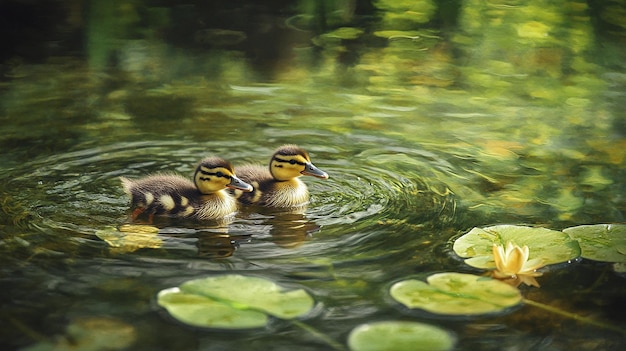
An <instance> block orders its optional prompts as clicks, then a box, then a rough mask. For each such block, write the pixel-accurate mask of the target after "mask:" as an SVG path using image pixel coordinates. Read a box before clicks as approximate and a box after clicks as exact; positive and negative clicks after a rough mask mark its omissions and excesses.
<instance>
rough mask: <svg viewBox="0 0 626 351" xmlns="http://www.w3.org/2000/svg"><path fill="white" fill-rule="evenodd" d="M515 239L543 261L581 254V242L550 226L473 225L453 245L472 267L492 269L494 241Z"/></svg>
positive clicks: (500, 241)
mask: <svg viewBox="0 0 626 351" xmlns="http://www.w3.org/2000/svg"><path fill="white" fill-rule="evenodd" d="M507 242H512V243H514V244H516V245H518V246H524V245H526V246H528V248H529V250H530V252H529V257H528V259H529V260H531V259H535V258H536V259H540V260H542V262H543V264H544V265H549V264H556V263H562V262H567V261H569V260H572V259H574V258H576V257H578V256H580V246H579V245H578V242H577V241H576V240H573V239H572V238H570V237H569V236H568V235H567V234H565V233H563V232H560V231H556V230H551V229H547V228H533V227H525V226H516V225H496V226H492V227H486V228H473V229H472V230H470V231H469V232H468V233H467V234H465V235H463V236H462V237H460V238H458V239H457V240H456V241H455V242H454V245H453V247H452V249H453V250H454V252H455V253H456V254H457V255H459V256H460V257H463V258H467V259H466V260H465V263H467V264H468V265H470V266H472V267H476V268H482V269H493V268H495V263H494V261H493V251H492V250H493V249H492V247H493V244H498V245H506V243H507Z"/></svg>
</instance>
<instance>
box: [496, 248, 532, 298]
mask: <svg viewBox="0 0 626 351" xmlns="http://www.w3.org/2000/svg"><path fill="white" fill-rule="evenodd" d="M529 252H530V250H529V249H528V246H526V245H524V246H523V247H519V246H518V245H516V244H513V243H512V242H510V241H509V242H507V243H506V247H504V246H503V245H498V244H493V260H494V262H495V264H496V269H495V270H494V271H492V273H491V274H492V276H493V277H494V278H496V279H501V280H504V281H506V282H508V283H510V284H512V285H515V286H518V285H519V284H521V283H524V284H526V285H532V286H535V287H539V283H537V280H535V277H539V276H541V275H542V274H543V273H539V272H537V269H539V268H541V267H543V262H542V260H541V259H537V258H535V259H532V260H528V255H529Z"/></svg>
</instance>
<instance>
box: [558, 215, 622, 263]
mask: <svg viewBox="0 0 626 351" xmlns="http://www.w3.org/2000/svg"><path fill="white" fill-rule="evenodd" d="M563 232H565V233H566V234H567V235H569V236H570V237H571V238H572V239H575V240H577V241H578V243H579V245H580V249H581V251H582V254H581V256H582V257H583V258H587V259H590V260H594V261H602V262H618V263H625V262H626V225H624V224H596V225H581V226H577V227H571V228H567V229H564V230H563Z"/></svg>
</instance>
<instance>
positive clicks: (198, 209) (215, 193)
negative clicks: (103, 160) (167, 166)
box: [120, 157, 252, 222]
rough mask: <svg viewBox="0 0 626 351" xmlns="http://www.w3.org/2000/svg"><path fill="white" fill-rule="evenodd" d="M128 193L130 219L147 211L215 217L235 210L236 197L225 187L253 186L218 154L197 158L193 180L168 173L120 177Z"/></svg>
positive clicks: (247, 188) (243, 189)
mask: <svg viewBox="0 0 626 351" xmlns="http://www.w3.org/2000/svg"><path fill="white" fill-rule="evenodd" d="M120 180H121V181H122V186H123V187H124V191H125V192H126V193H127V194H128V195H129V196H130V202H131V208H133V209H134V210H133V213H132V219H133V220H135V219H136V218H137V217H138V216H139V215H140V214H147V215H148V216H149V221H150V222H152V220H153V217H154V216H155V215H157V216H167V217H174V218H193V219H198V220H218V219H222V218H224V217H226V216H228V215H230V214H233V213H235V212H236V211H237V201H236V200H235V199H234V198H233V197H232V196H231V195H230V194H229V193H228V192H227V191H226V190H225V189H226V188H230V189H236V190H237V191H241V192H250V191H252V186H251V185H250V184H248V183H246V182H244V181H242V180H241V179H239V178H238V177H237V176H236V175H235V171H234V169H233V166H232V165H231V164H230V162H228V161H226V160H224V159H221V158H219V157H208V158H205V159H203V160H202V161H200V163H199V164H198V166H197V167H196V171H195V173H194V176H193V180H194V181H193V182H191V181H190V180H188V179H187V178H185V177H182V176H179V175H170V174H157V175H151V176H148V177H145V178H141V179H138V180H131V179H128V178H125V177H121V178H120Z"/></svg>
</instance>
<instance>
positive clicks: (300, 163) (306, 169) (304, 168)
mask: <svg viewBox="0 0 626 351" xmlns="http://www.w3.org/2000/svg"><path fill="white" fill-rule="evenodd" d="M270 173H272V176H273V177H274V179H276V180H278V181H286V180H290V179H294V178H297V177H299V176H302V175H308V176H313V177H317V178H322V179H327V178H328V174H327V173H326V172H324V171H322V170H320V169H319V168H317V167H315V166H314V165H313V164H312V163H311V158H310V157H309V154H308V153H307V152H306V151H305V150H303V149H302V148H299V147H298V146H296V145H283V146H281V147H279V148H278V149H277V150H276V152H274V155H272V160H271V161H270Z"/></svg>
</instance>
